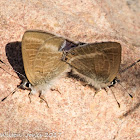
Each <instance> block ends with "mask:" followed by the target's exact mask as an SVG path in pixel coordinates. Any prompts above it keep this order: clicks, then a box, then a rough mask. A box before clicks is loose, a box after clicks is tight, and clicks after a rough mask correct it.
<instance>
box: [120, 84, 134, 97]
mask: <svg viewBox="0 0 140 140" xmlns="http://www.w3.org/2000/svg"><path fill="white" fill-rule="evenodd" d="M117 83H118V84H119V85H120V86H121V87H122V88H123V89H124V90H125V92H126V93H127V94H128V95H129V96H130V97H131V98H133V96H132V95H131V94H130V93H128V92H127V89H126V88H125V87H123V86H122V84H121V83H119V82H117Z"/></svg>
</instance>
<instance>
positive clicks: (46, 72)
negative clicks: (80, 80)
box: [22, 31, 67, 86]
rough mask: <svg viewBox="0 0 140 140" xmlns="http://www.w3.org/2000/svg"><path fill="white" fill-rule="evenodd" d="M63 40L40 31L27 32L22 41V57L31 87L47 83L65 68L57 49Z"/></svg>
mask: <svg viewBox="0 0 140 140" xmlns="http://www.w3.org/2000/svg"><path fill="white" fill-rule="evenodd" d="M64 44H65V39H63V38H61V37H57V36H55V35H52V34H50V33H46V32H42V31H27V32H25V34H24V36H23V39H22V57H23V63H24V69H25V73H26V76H27V78H28V80H29V82H30V83H31V84H32V85H33V86H36V85H42V84H45V83H49V82H50V81H51V80H53V79H54V78H56V77H57V76H59V75H60V74H61V73H62V72H64V71H65V70H66V68H67V64H65V63H64V62H62V61H61V57H62V52H60V51H59V49H60V48H61V47H62V46H63V45H64Z"/></svg>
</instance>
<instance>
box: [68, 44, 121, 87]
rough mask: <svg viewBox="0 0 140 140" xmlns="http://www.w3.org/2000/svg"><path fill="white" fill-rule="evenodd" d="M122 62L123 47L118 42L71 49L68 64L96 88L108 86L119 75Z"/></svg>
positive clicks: (75, 72)
mask: <svg viewBox="0 0 140 140" xmlns="http://www.w3.org/2000/svg"><path fill="white" fill-rule="evenodd" d="M120 62H121V45H120V44H119V43H116V42H103V43H95V44H86V45H82V46H79V47H76V48H73V49H71V50H70V51H69V52H68V54H67V63H69V64H70V66H71V67H72V69H73V72H74V74H77V75H79V76H80V77H82V78H83V79H84V80H85V81H87V82H88V83H89V84H91V85H93V86H95V87H96V88H102V87H105V86H107V85H108V84H109V83H110V82H111V81H112V80H113V79H114V78H115V77H116V75H117V72H118V70H119V66H120Z"/></svg>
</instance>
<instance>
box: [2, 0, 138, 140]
mask: <svg viewBox="0 0 140 140" xmlns="http://www.w3.org/2000/svg"><path fill="white" fill-rule="evenodd" d="M139 17H140V1H139V0H135V1H133V0H124V1H121V0H117V1H114V0H104V1H101V0H71V1H70V0H67V1H66V0H33V1H31V0H18V1H17V0H1V1H0V59H1V60H3V61H4V62H5V63H6V64H7V66H4V65H3V64H0V67H2V68H1V69H0V98H1V99H2V98H4V97H5V96H7V95H8V94H9V93H10V92H12V91H13V90H14V89H15V88H16V87H17V85H19V84H20V82H21V79H20V78H19V77H18V75H17V74H16V73H15V72H14V71H12V68H13V69H15V70H18V71H19V72H21V73H23V70H24V68H23V64H22V58H21V50H20V46H21V42H20V41H21V39H22V35H23V33H24V32H25V31H26V30H28V29H40V30H44V31H49V32H51V33H54V34H59V35H61V36H64V37H65V38H68V39H70V40H72V41H81V42H87V43H94V42H101V41H117V42H119V43H121V45H122V62H121V69H124V68H126V67H127V66H129V65H130V64H132V63H133V62H134V61H136V60H138V59H140V18H139ZM10 74H11V75H13V76H11V75H10ZM118 77H119V78H120V80H121V84H122V86H124V87H125V88H126V90H124V89H123V88H122V87H121V86H120V85H119V84H116V85H115V87H113V88H112V91H113V92H114V94H115V95H116V98H117V100H118V101H119V103H120V105H121V107H120V108H118V106H117V103H116V101H115V99H114V97H113V95H112V94H111V90H108V92H106V91H104V90H101V91H100V92H99V93H98V94H97V95H96V96H95V98H93V96H94V93H95V90H94V89H93V88H91V87H89V86H83V85H82V84H81V83H80V82H79V81H77V80H75V79H72V78H69V77H67V78H61V79H60V80H59V81H58V83H57V84H56V85H55V89H58V90H59V91H60V93H61V94H60V93H59V92H58V91H50V92H48V93H47V94H46V99H47V101H48V104H49V106H50V108H47V106H46V104H45V103H44V102H40V98H38V95H35V96H32V98H31V99H32V102H31V103H30V102H29V98H28V93H29V91H27V90H17V91H16V93H14V94H13V95H12V96H11V95H10V96H9V97H8V98H7V99H6V100H5V101H3V102H0V139H2V140H3V139H5V140H6V139H9V138H11V139H21V140H24V139H31V140H34V139H37V138H38V139H59V140H71V139H72V140H112V139H116V140H139V139H140V111H139V109H140V64H136V65H135V66H134V67H132V68H131V69H128V70H127V71H126V72H124V73H121V74H119V75H118ZM127 92H129V93H131V94H132V95H133V99H131V98H130V97H129V96H128V94H127Z"/></svg>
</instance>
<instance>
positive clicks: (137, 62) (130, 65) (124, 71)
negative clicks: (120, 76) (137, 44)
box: [120, 59, 140, 73]
mask: <svg viewBox="0 0 140 140" xmlns="http://www.w3.org/2000/svg"><path fill="white" fill-rule="evenodd" d="M139 62H140V59H139V60H137V61H136V62H134V63H132V64H131V65H130V66H128V67H126V68H125V69H124V70H122V71H120V73H123V72H125V71H126V70H128V69H129V68H131V67H133V66H134V65H136V64H137V63H139Z"/></svg>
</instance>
